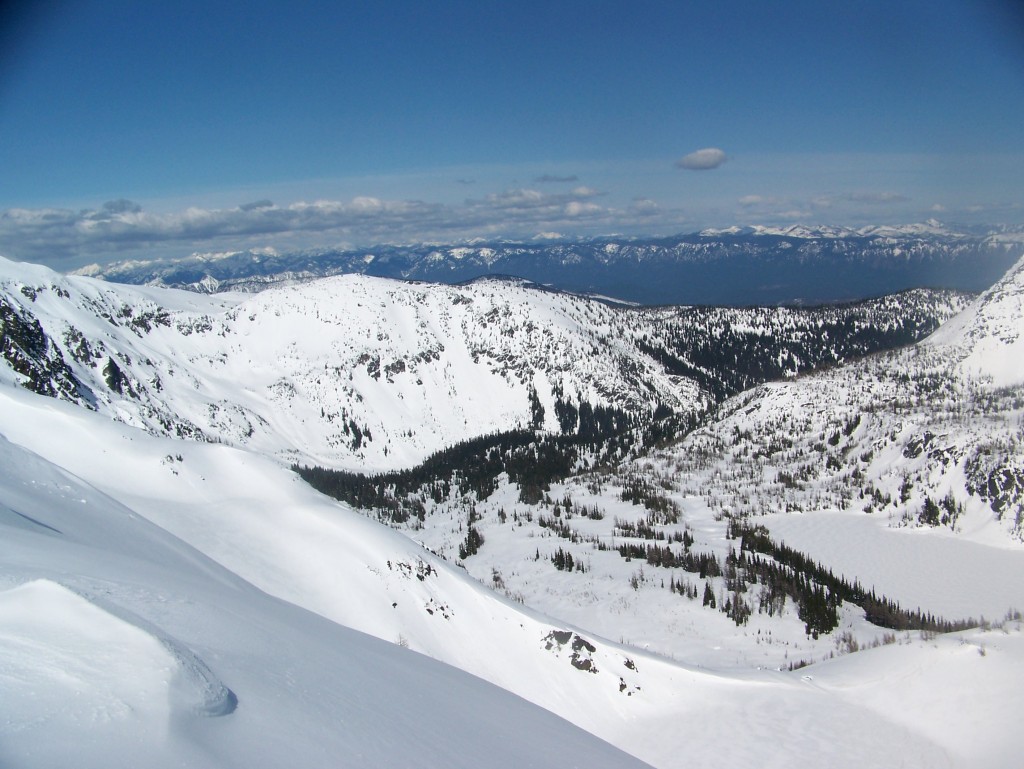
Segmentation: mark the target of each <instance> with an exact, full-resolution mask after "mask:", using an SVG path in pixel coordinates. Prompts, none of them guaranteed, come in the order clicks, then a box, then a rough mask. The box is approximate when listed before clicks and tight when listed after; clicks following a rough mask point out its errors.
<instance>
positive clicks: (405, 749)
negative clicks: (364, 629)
mask: <svg viewBox="0 0 1024 769" xmlns="http://www.w3.org/2000/svg"><path fill="white" fill-rule="evenodd" d="M5 389H6V388H5ZM6 405H7V404H5V409H4V415H5V422H7V423H8V424H9V419H10V417H11V413H10V411H9V410H8V409H6ZM0 456H2V461H0V489H2V494H0V499H2V502H0V531H2V541H3V543H4V544H3V556H2V558H0V688H2V690H3V697H2V698H0V724H2V726H0V764H2V765H4V766H12V767H13V766H17V767H29V768H30V767H58V766H69V765H74V766H80V767H118V766H124V767H129V766H140V765H145V766H154V767H163V766H167V767H171V766H219V767H235V766H237V767H243V766H254V765H257V766H285V765H301V766H310V767H315V766H323V767H336V766H344V765H359V766H377V767H394V766H422V765H424V764H427V765H434V766H442V765H443V766H465V767H476V766H481V765H486V766H508V767H520V766H566V765H595V766H608V767H612V766H614V767H618V766H630V765H639V763H638V762H635V761H633V760H631V759H630V758H629V757H628V756H625V755H623V754H622V753H619V752H618V751H615V750H614V749H612V748H610V747H609V746H607V745H606V744H603V743H601V742H599V741H598V740H596V739H594V738H593V737H591V736H590V735H587V734H586V733H584V732H581V731H580V730H578V729H576V728H574V727H572V726H570V725H568V724H566V723H565V722H563V721H561V720H560V719H557V718H554V717H553V716H552V715H551V714H550V713H546V712H544V711H542V710H540V709H538V708H536V707H535V706H532V705H529V704H528V703H525V702H523V701H522V700H520V699H518V698H516V697H513V696H511V695H509V694H507V693H505V692H503V691H501V690H499V689H497V688H495V687H493V686H490V685H488V684H485V683H484V682H482V681H480V680H479V679H477V678H473V677H470V676H468V675H466V674H464V673H462V672H460V671H458V670H455V669H453V668H450V667H447V666H444V665H440V664H438V663H436V662H434V661H433V660H430V659H427V658H425V657H422V656H420V655H416V654H413V653H411V652H409V651H406V650H404V649H401V648H399V647H397V646H395V645H392V644H387V643H382V642H380V641H377V640H375V639H372V638H370V637H368V636H365V635H362V634H360V633H356V632H353V631H351V630H348V629H346V628H343V627H341V626H339V625H337V624H335V623H332V622H329V621H326V620H324V619H322V618H320V617H317V616H316V615H314V614H311V613H309V612H307V611H303V610H301V609H298V608H297V607H295V606H294V605H291V604H288V603H285V602H283V601H280V600H278V599H275V598H272V597H270V596H268V595H267V594H265V593H263V592H262V591H260V590H258V589H256V588H255V587H253V586H252V585H251V584H249V583H247V582H245V581H243V580H241V579H239V578H238V577H237V576H235V575H234V574H232V573H231V572H229V571H227V570H225V569H223V568H222V567H220V566H218V565H217V564H215V563H214V562H213V561H211V560H209V559H208V558H206V557H204V556H202V555H201V554H199V553H198V552H197V551H196V550H194V549H192V548H191V547H189V546H187V545H185V544H184V543H183V542H181V541H180V540H178V539H177V538H175V537H173V536H171V535H169V534H168V533H167V532H166V531H163V530H161V529H159V528H157V527H155V526H153V525H152V524H150V523H148V522H147V521H145V520H144V519H143V518H142V517H141V516H140V515H138V514H137V513H136V512H134V511H132V510H130V509H128V508H125V507H124V506H122V505H120V504H118V503H117V502H116V501H114V500H113V499H111V498H110V497H108V496H106V495H105V494H103V493H102V492H100V491H98V490H96V489H95V488H94V487H92V486H91V485H89V484H88V483H86V482H84V481H83V480H81V479H79V478H77V477H75V476H74V475H71V474H69V473H67V472H66V471H64V470H61V469H60V468H58V467H57V466H55V465H53V464H51V463H49V462H47V461H45V460H44V459H42V458H41V457H39V456H38V455H35V454H32V453H31V452H29V451H27V450H26V449H23V448H21V447H19V446H16V445H14V444H12V443H10V442H8V441H7V440H6V439H0ZM523 734H529V735H530V739H528V740H524V739H522V735H523Z"/></svg>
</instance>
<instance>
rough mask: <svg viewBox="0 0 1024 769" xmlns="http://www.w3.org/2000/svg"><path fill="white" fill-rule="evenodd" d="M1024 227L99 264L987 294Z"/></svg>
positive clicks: (108, 269)
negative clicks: (932, 289)
mask: <svg viewBox="0 0 1024 769" xmlns="http://www.w3.org/2000/svg"><path fill="white" fill-rule="evenodd" d="M1020 238H1021V235H1020V233H1019V232H1017V231H991V232H990V231H984V232H973V231H961V230H957V229H955V228H951V227H947V226H945V225H942V224H941V223H939V222H935V221H929V222H925V223H922V224H913V225H905V226H884V227H883V226H876V227H863V228H860V229H857V230H852V229H846V228H837V227H808V226H804V225H793V226H791V227H785V228H769V227H760V226H758V227H732V228H728V229H721V230H705V231H702V232H699V233H693V234H689V235H678V236H675V237H670V238H642V239H636V238H597V239H588V240H579V241H569V242H554V243H552V242H540V243H538V242H529V243H509V242H505V241H498V242H474V243H471V244H464V245H439V244H421V245H414V246H383V245H382V246H378V247H375V248H370V249H360V250H351V251H337V250H319V251H303V252H290V253H277V252H273V251H267V250H264V249H256V250H250V251H237V252H225V253H217V254H194V255H192V256H189V257H183V258H178V259H166V260H160V261H151V260H130V261H124V262H119V263H114V264H107V265H102V266H101V265H92V266H90V267H87V268H84V269H83V270H82V271H81V272H82V274H86V275H91V276H93V277H102V278H105V279H107V280H110V281H117V282H124V283H134V284H153V285H164V286H174V287H178V288H188V289H191V290H195V291H200V292H212V291H223V290H245V291H258V290H262V289H264V288H266V287H268V286H274V285H281V284H287V283H294V282H299V281H308V280H311V279H315V278H319V277H324V276H328V275H337V274H366V275H375V276H380V277H390V278H402V279H413V280H427V281H434V282H441V283H459V282H462V281H467V280H472V279H475V278H477V277H480V276H482V275H491V276H493V275H517V276H520V277H523V278H528V279H530V280H532V281H535V282H537V283H540V284H545V285H551V286H553V287H557V288H560V289H563V290H569V291H576V292H589V293H594V294H598V295H604V296H613V297H616V298H618V299H621V300H630V301H636V302H640V303H643V304H699V305H734V306H738V305H753V304H758V305H771V304H778V303H798V302H801V303H804V304H817V303H821V302H834V301H848V300H854V299H862V298H864V297H870V296H880V295H883V294H891V293H895V292H897V291H903V290H906V289H910V288H922V287H942V288H953V289H959V290H963V291H981V290H983V289H985V288H988V286H990V285H991V284H992V283H994V282H995V281H996V280H997V279H998V278H999V277H1000V276H1001V275H1002V274H1003V273H1004V272H1005V271H1006V270H1007V269H1008V268H1009V267H1010V266H1011V265H1012V264H1013V262H1014V261H1015V260H1016V256H1017V254H1018V253H1019V249H1020Z"/></svg>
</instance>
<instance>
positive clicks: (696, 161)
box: [676, 147, 728, 171]
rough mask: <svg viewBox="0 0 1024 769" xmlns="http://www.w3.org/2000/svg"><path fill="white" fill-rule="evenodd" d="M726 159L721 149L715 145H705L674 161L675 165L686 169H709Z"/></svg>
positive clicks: (716, 166)
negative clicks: (703, 147) (705, 146)
mask: <svg viewBox="0 0 1024 769" xmlns="http://www.w3.org/2000/svg"><path fill="white" fill-rule="evenodd" d="M726 160H728V156H727V155H726V154H725V152H724V151H723V150H720V149H718V148H717V147H707V148H705V149H702V150H697V151H696V152H691V153H690V154H689V155H684V156H683V157H681V158H680V159H679V160H677V161H676V166H677V167H678V168H685V169H687V170H688V171H710V170H711V169H713V168H718V167H719V166H720V165H722V163H724V162H725V161H726Z"/></svg>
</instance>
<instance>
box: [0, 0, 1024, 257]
mask: <svg viewBox="0 0 1024 769" xmlns="http://www.w3.org/2000/svg"><path fill="white" fill-rule="evenodd" d="M692 6H693V4H679V3H664V2H658V1H657V0H631V2H628V3H627V2H625V0H622V1H621V2H619V1H618V0H613V2H609V3H602V4H601V5H600V7H597V8H595V6H594V5H593V4H592V3H588V2H585V1H584V0H566V2H560V3H556V4H552V3H542V2H540V1H539V0H523V1H522V2H520V3H515V4H491V3H478V2H471V1H470V0H442V2H439V3H436V4H421V3H413V2H404V0H400V2H399V3H398V4H397V8H398V10H399V11H400V12H395V11H396V9H395V8H393V7H387V8H386V7H383V6H379V5H377V6H375V5H371V6H366V7H359V8H352V7H349V6H347V5H339V6H337V7H334V6H330V5H328V6H324V7H318V8H316V9H314V8H309V7H306V6H301V7H289V6H286V5H282V4H280V3H270V2H262V1H260V0H257V2H254V3H251V4H250V5H249V6H248V7H247V11H246V14H244V15H239V14H238V13H237V12H236V11H235V9H234V8H233V7H229V4H224V5H223V6H222V5H221V4H219V3H212V4H211V3H199V2H198V0H182V2H181V3H177V4H172V5H166V4H139V3H134V2H129V0H106V1H105V2H103V3H100V2H99V0H71V2H68V3H66V4H62V5H61V7H60V13H59V15H58V14H57V13H56V11H55V9H54V8H53V7H51V6H49V5H47V4H39V5H38V6H34V7H33V8H34V10H32V11H27V10H24V8H23V9H22V11H21V12H20V13H18V14H12V15H9V16H4V13H5V12H4V11H3V10H0V31H2V35H0V42H3V43H5V45H3V46H0V135H2V136H3V137H4V141H3V142H0V177H2V179H3V184H0V254H3V255H5V256H8V257H11V258H15V259H27V260H33V261H43V262H48V263H50V264H51V265H53V266H58V267H66V266H76V265H79V264H83V263H86V262H88V261H105V260H109V259H113V258H123V257H124V256H125V255H126V254H127V255H130V256H131V257H132V258H146V257H147V256H148V255H150V254H153V255H168V253H169V252H173V253H176V254H179V255H185V254H187V253H190V252H192V251H197V250H198V251H207V250H222V249H238V248H251V247H274V248H289V247H315V246H325V247H331V246H337V245H339V244H354V245H372V244H374V243H382V242H410V241H416V240H459V239H467V238H475V237H482V238H496V237H508V238H522V237H532V236H534V235H537V234H540V233H544V234H550V233H562V234H565V235H567V236H590V235H603V234H612V233H615V234H636V235H664V234H671V233H676V232H689V231H694V230H697V229H701V228H703V227H706V226H728V225H732V224H785V223H793V222H795V221H802V222H803V223H808V224H818V223H821V224H837V225H851V226H852V225H857V224H868V223H901V222H910V221H921V220H923V219H925V218H928V217H929V216H933V215H935V214H937V213H941V215H942V216H943V217H944V218H947V219H949V220H951V221H971V222H987V223H1010V224H1019V223H1022V222H1024V191H1022V188H1021V186H1020V183H1019V180H1020V178H1022V177H1024V152H1022V150H1021V148H1020V143H1019V140H1018V135H1019V126H1020V125H1024V78H1022V77H1021V74H1020V73H1021V66H1020V65H1021V63H1022V56H1021V50H1022V47H1021V45H1020V43H1021V39H1020V37H1019V35H1014V34H1013V33H1012V30H1013V29H1018V30H1019V25H1018V26H1015V24H1014V23H1013V22H1016V21H1019V20H1020V17H1019V15H1016V14H1015V13H1013V12H1012V9H1011V4H1009V3H1000V2H992V3H973V2H968V0H938V4H936V2H934V0H933V1H932V2H925V1H924V0H908V2H906V3H901V4H898V5H896V6H894V5H892V4H891V3H886V2H882V0H867V1H866V2H864V3H858V4H857V5H856V7H839V6H835V7H833V6H828V7H823V6H822V5H821V4H820V3H818V2H813V1H812V0H794V1H793V2H792V3H787V4H786V5H785V6H783V7H775V6H772V7H765V6H764V5H763V4H761V3H755V2H751V1H747V0H725V1H724V2H722V3H716V4H714V5H711V4H704V5H698V6H697V7H692ZM25 7H27V6H25ZM715 30H721V32H720V33H716V32H714V31H715ZM7 43H9V44H7ZM97 50H102V51H103V52H104V55H103V56H96V55H95V53H96V51H97ZM442 51H443V55H441V54H440V53H439V52H442ZM993 105H997V108H994V107H993ZM115 137H116V138H115ZM691 172H699V173H691ZM104 201H107V202H104ZM156 252H161V253H156Z"/></svg>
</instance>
